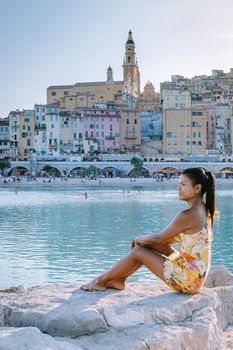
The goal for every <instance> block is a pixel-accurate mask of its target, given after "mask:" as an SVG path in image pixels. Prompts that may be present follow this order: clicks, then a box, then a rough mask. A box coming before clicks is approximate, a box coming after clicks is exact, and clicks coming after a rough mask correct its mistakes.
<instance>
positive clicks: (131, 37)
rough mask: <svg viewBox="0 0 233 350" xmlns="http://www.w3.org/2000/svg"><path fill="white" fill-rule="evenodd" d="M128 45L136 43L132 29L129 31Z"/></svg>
mask: <svg viewBox="0 0 233 350" xmlns="http://www.w3.org/2000/svg"><path fill="white" fill-rule="evenodd" d="M126 45H135V44H134V41H133V35H132V31H131V30H130V31H129V37H128V40H127V41H126Z"/></svg>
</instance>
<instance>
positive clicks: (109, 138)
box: [105, 136, 115, 140]
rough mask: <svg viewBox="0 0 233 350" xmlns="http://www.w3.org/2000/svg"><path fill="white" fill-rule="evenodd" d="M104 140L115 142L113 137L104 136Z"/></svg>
mask: <svg viewBox="0 0 233 350" xmlns="http://www.w3.org/2000/svg"><path fill="white" fill-rule="evenodd" d="M105 139H106V140H115V136H105Z"/></svg>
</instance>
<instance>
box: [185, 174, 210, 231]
mask: <svg viewBox="0 0 233 350" xmlns="http://www.w3.org/2000/svg"><path fill="white" fill-rule="evenodd" d="M182 174H183V175H186V176H187V177H188V178H190V180H191V181H192V184H193V185H194V186H195V185H198V184H201V195H202V197H204V196H205V206H206V211H207V215H209V216H210V218H211V226H213V223H214V212H215V205H216V199H215V180H214V176H213V174H212V173H211V172H210V171H206V170H205V169H204V168H189V169H185V170H184V171H183V172H182Z"/></svg>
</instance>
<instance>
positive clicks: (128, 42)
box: [126, 39, 135, 45]
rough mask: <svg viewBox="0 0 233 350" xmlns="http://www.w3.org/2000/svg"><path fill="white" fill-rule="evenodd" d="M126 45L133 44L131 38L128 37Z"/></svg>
mask: <svg viewBox="0 0 233 350" xmlns="http://www.w3.org/2000/svg"><path fill="white" fill-rule="evenodd" d="M126 45H135V44H134V41H133V39H128V40H127V41H126Z"/></svg>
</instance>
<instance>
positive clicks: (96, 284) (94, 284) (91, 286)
mask: <svg viewBox="0 0 233 350" xmlns="http://www.w3.org/2000/svg"><path fill="white" fill-rule="evenodd" d="M80 289H82V290H85V291H86V292H93V291H95V290H100V291H104V290H106V289H107V288H106V286H105V285H104V284H103V283H101V281H100V280H99V279H98V278H95V279H93V280H92V281H91V282H89V283H87V284H83V285H82V286H81V287H80Z"/></svg>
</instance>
